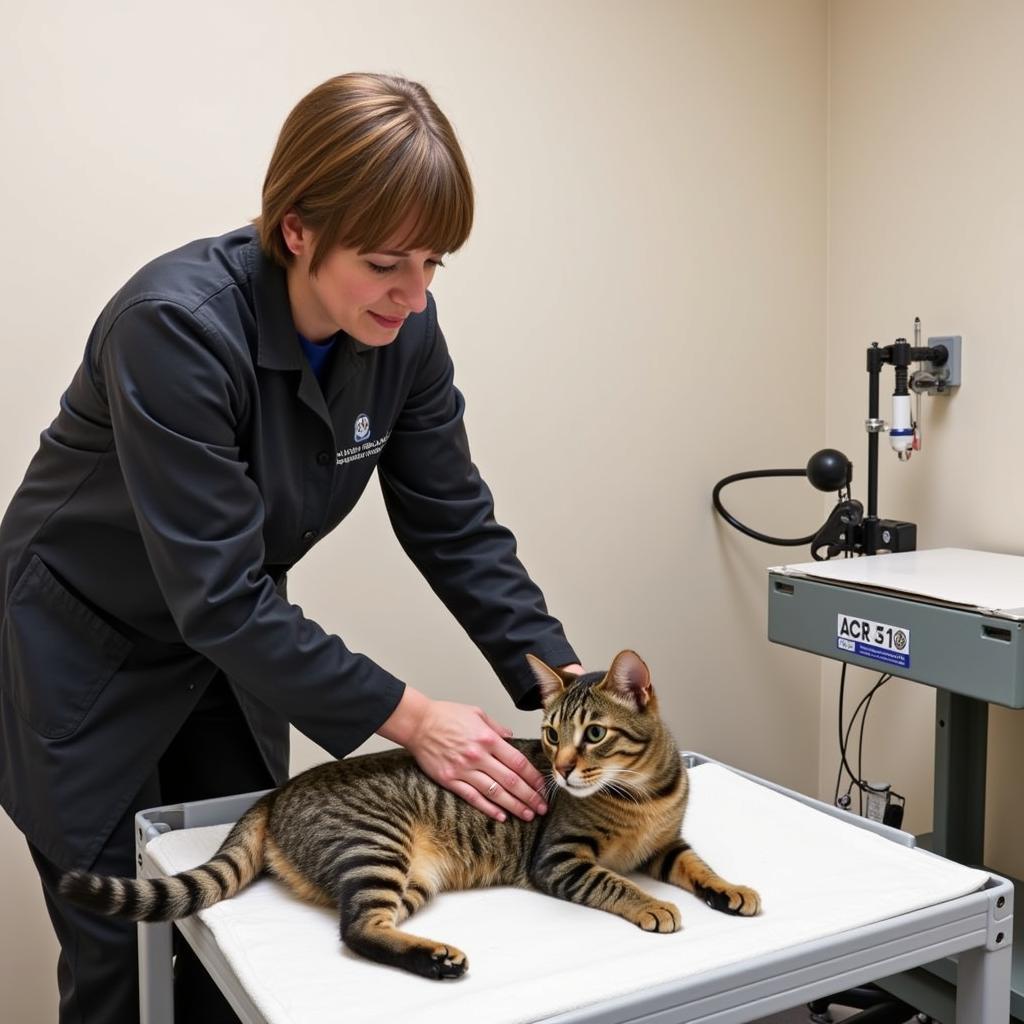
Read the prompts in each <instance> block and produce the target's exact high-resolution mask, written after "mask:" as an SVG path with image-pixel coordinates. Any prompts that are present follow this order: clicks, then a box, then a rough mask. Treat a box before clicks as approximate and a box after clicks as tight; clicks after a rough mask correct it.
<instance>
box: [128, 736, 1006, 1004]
mask: <svg viewBox="0 0 1024 1024" xmlns="http://www.w3.org/2000/svg"><path fill="white" fill-rule="evenodd" d="M683 756H684V758H685V759H686V761H687V764H688V765H689V767H690V778H691V796H690V805H689V809H688V811H687V815H686V821H685V823H684V835H685V837H686V839H687V841H688V842H689V843H690V844H691V845H692V846H693V847H694V849H695V850H696V851H697V852H698V853H699V854H701V856H702V857H703V858H704V859H705V860H706V861H707V862H708V863H709V864H711V865H712V866H713V867H714V869H715V870H716V871H718V872H719V873H720V874H721V875H723V876H724V877H726V878H728V879H729V880H730V881H733V882H736V883H741V884H745V885H750V886H752V887H754V888H756V889H757V890H758V891H759V892H760V894H761V896H762V900H763V911H762V913H761V914H760V915H759V916H758V917H756V918H743V917H734V916H730V915H727V914H722V913H719V912H717V911H714V910H711V909H710V908H708V907H706V906H704V905H703V904H702V903H701V902H700V901H699V900H698V899H697V898H695V897H694V896H692V895H691V894H689V893H687V892H685V891H683V890H682V889H678V888H676V887H674V886H670V885H665V884H662V883H660V882H656V881H655V880H654V879H652V878H649V877H646V876H639V875H637V876H634V877H635V878H636V880H637V881H638V883H639V884H640V885H641V886H642V887H643V888H644V889H646V890H647V891H648V892H650V893H651V894H652V895H655V896H657V897H659V898H661V899H667V900H672V901H673V902H675V903H676V904H677V905H678V906H679V908H680V911H681V912H682V918H683V929H682V930H681V931H680V932H677V933H675V934H673V935H659V934H651V933H647V932H643V931H640V930H639V929H637V928H635V927H633V926H632V925H630V924H629V923H628V922H626V921H624V920H622V919H621V918H619V917H616V916H614V915H612V914H607V913H603V912H601V911H598V910H593V909H590V908H587V907H580V906H576V905H574V904H571V903H566V902H564V901H561V900H557V899H554V898H552V897H550V896H544V895H541V894H540V893H536V892H532V891H525V890H520V889H512V888H494V889H484V890H475V891H472V892H458V893H443V894H441V895H440V896H438V897H437V898H436V899H435V900H434V901H433V902H432V903H431V904H429V905H428V906H427V907H425V908H424V909H423V910H421V911H420V912H419V913H417V914H415V915H413V917H412V918H410V919H409V920H408V921H406V922H405V923H404V924H403V925H402V927H403V928H404V929H406V930H408V931H411V932H414V933H416V934H419V935H424V936H428V937H430V938H432V939H436V940H439V941H445V942H451V943H453V944H455V945H457V946H458V947H459V948H461V949H463V950H464V951H465V952H466V954H467V956H468V959H469V972H468V974H467V975H466V976H465V977H463V978H462V979H460V980H458V981H453V982H438V981H430V980H427V979H424V978H420V977H417V976H415V975H412V974H408V973H406V972H404V971H401V970H398V969H396V968H389V967H384V966H381V965H379V964H376V963H371V962H369V961H367V960H364V959H362V958H360V957H357V956H355V955H354V954H352V953H350V952H349V951H348V950H346V949H345V948H344V947H343V946H342V943H341V940H340V937H339V928H338V916H337V914H336V913H335V912H333V911H331V910H328V909H324V908H322V907H315V906H312V905H310V904H306V903H303V902H302V901H300V900H298V899H297V898H296V897H294V896H292V895H291V894H290V893H289V892H288V891H287V890H286V889H285V888H284V886H283V885H282V884H281V883H280V882H278V881H276V880H274V879H272V878H269V877H264V878H261V879H259V880H258V881H257V882H255V883H254V884H253V885H252V886H250V887H249V888H248V889H246V890H245V891H244V892H242V893H240V894H239V895H238V896H236V897H235V898H234V899H230V900H226V901H224V902H222V903H219V904H217V905H216V906H214V907H211V908H209V909H208V910H205V911H201V912H200V913H199V914H198V915H196V916H195V917H193V918H189V919H186V920H184V921H179V922H176V925H175V926H176V927H178V928H180V929H181V931H182V933H183V934H184V936H185V938H186V939H187V940H188V941H189V943H190V944H191V945H192V947H193V948H194V949H195V951H196V953H197V954H198V956H199V958H200V960H202V962H203V963H204V964H205V966H206V968H207V970H208V971H209V972H210V974H211V976H212V977H213V978H214V979H215V981H216V982H217V984H218V985H219V986H220V988H221V989H222V991H223V992H224V994H225V996H226V997H227V999H228V1000H229V1002H230V1003H231V1004H232V1006H233V1007H234V1008H235V1011H236V1012H237V1013H238V1015H239V1017H240V1018H241V1019H242V1020H243V1021H244V1022H246V1024H264V1022H266V1024H325V1022H328V1021H330V1022H336V1024H393V1022H395V1021H410V1022H415V1024H462V1022H470V1021H472V1022H480V1024H526V1022H534V1021H544V1022H545V1024H625V1022H646V1024H675V1022H701V1024H712V1022H714V1024H742V1022H744V1021H752V1020H756V1019H757V1018H759V1017H763V1016H766V1015H767V1014H770V1013H774V1012H777V1011H779V1010H782V1009H785V1008H788V1007H792V1006H797V1005H799V1004H801V1003H805V1002H808V1001H809V1000H811V999H815V998H819V997H821V996H825V995H828V994H830V993H832V992H836V991H839V990H842V989H846V988H849V987H851V986H854V985H858V984H862V983H865V982H869V981H874V980H878V979H881V978H884V977H885V976H887V975H891V974H895V973H897V972H900V971H904V970H907V969H909V968H913V967H917V966H920V965H922V964H926V963H928V962H930V961H933V960H937V959H940V958H943V957H947V956H955V957H956V958H957V972H958V978H957V1009H956V1024H1006V1022H1007V1020H1008V1018H1009V999H1010V958H1011V954H1012V946H1011V935H1012V923H1013V922H1012V915H1013V887H1012V885H1011V884H1010V883H1009V882H1007V881H1006V880H1005V879H1002V878H1000V877H998V876H996V875H993V874H991V873H989V872H987V871H982V870H976V869H973V868H969V867H965V866H963V865H961V864H957V863H954V862H952V861H947V860H944V859H942V858H940V857H936V856H934V855H932V854H930V853H927V852H926V851H923V850H919V849H916V848H915V847H914V839H913V837H912V836H910V835H907V834H905V833H902V832H898V831H896V830H894V829H890V828H887V827H885V826H883V825H879V824H876V823H874V822H871V821H867V820H866V819H863V818H859V817H856V816H854V815H850V814H847V813H845V812H842V811H840V810H838V809H836V808H832V807H829V806H827V805H826V804H822V803H819V802H817V801H814V800H811V799H809V798H807V797H804V796H801V795H799V794H796V793H793V792H790V791H788V790H785V789H783V788H781V787H779V786H776V785H774V784H772V783H769V782H765V781H763V780H760V779H757V778H755V777H754V776H751V775H748V774H746V773H743V772H740V771H737V770H735V769H732V768H729V767H727V766H725V765H722V764H720V763H718V762H715V761H713V760H710V759H708V758H705V757H703V756H701V755H699V754H684V755H683ZM259 795H260V794H248V795H246V796H239V797H231V798H226V799H221V800H207V801H199V802H196V803H191V804H184V805H174V806H170V807H162V808H156V809H154V810H150V811H143V812H141V813H140V814H139V815H138V817H137V823H138V828H137V842H138V852H139V856H138V864H139V874H140V875H142V876H147V877H150V876H153V875H159V874H170V873H174V872H176V871H181V870H185V869H187V868H190V867H194V866H195V865H197V864H200V863H202V862H203V861H205V860H207V859H208V858H209V857H210V856H212V854H213V853H214V851H215V850H216V849H217V847H218V846H219V844H220V842H221V841H222V840H223V838H224V836H225V835H226V834H227V832H228V830H229V828H230V825H231V824H232V823H233V822H234V821H235V820H236V819H237V818H238V817H239V815H241V814H242V813H243V812H244V811H245V810H246V808H247V807H248V806H249V805H250V804H251V803H252V802H253V801H254V800H255V799H256V798H257V797H258V796H259ZM171 928H172V925H170V924H143V925H140V926H139V929H140V931H139V935H140V953H139V960H140V974H141V983H142V1022H143V1024H170V1022H171V1021H172V1020H173V1013H172V1006H173V1004H172V999H173V995H172V981H171V967H172V964H171ZM945 1024H954V1022H953V1021H947V1022H945Z"/></svg>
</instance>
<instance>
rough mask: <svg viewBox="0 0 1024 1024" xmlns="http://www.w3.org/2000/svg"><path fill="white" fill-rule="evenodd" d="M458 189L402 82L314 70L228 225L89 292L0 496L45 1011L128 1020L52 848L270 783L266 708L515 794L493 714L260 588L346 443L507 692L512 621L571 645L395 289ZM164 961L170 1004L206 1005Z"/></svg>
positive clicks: (518, 776)
mask: <svg viewBox="0 0 1024 1024" xmlns="http://www.w3.org/2000/svg"><path fill="white" fill-rule="evenodd" d="M472 213H473V201H472V189H471V184H470V180H469V175H468V172H467V170H466V165H465V162H464V159H463V157H462V154H461V152H460V150H459V146H458V143H457V141H456V139H455V137H454V134H453V132H452V129H451V126H450V125H449V124H448V122H447V120H446V119H445V117H444V115H443V114H441V112H440V111H439V110H438V109H437V107H436V106H435V104H434V103H433V101H432V100H431V99H430V97H429V96H428V94H427V93H426V91H425V90H424V89H423V88H422V87H421V86H418V85H416V84H414V83H410V82H407V81H405V80H402V79H397V78H389V77H384V76H378V75H344V76H341V77H339V78H335V79H332V80H330V81H328V82H325V83H324V84H323V85H321V86H319V87H318V88H317V89H315V90H314V91H313V92H312V93H310V94H309V95H308V96H306V97H305V98H304V99H303V100H301V101H300V103H299V104H298V105H297V106H296V108H295V110H293V111H292V113H291V114H290V115H289V117H288V119H287V121H286V122H285V125H284V128H283V129H282V132H281V136H280V138H279V140H278V144H277V147H276V150H275V152H274V155H273V157H272V159H271V163H270V167H269V170H268V172H267V177H266V181H265V184H264V191H263V208H262V213H261V215H260V217H259V218H258V219H257V220H256V221H255V226H254V227H248V228H243V229H241V230H238V231H233V232H231V233H229V234H227V235H223V236H221V237H219V238H212V239H203V240H200V241H197V242H193V243H191V244H189V245H186V246H184V247H183V248H181V249H178V250H176V251H174V252H171V253H168V254H166V255H164V256H161V257H159V258H158V259H156V260H155V261H153V262H152V263H150V264H148V265H147V266H146V267H143V268H142V270H140V271H139V272H138V273H137V274H136V275H135V276H134V277H132V279H131V280H130V281H129V282H128V283H127V284H126V285H125V286H124V287H123V288H122V289H121V290H120V291H119V292H118V293H117V294H116V295H115V296H114V298H113V299H112V300H111V301H110V303H109V304H108V305H107V306H106V308H105V309H104V310H103V312H102V313H101V314H100V317H99V320H98V321H97V323H96V325H95V327H94V329H93V331H92V333H91V335H90V337H89V340H88V344H87V346H86V351H85V358H84V359H83V362H82V365H81V367H80V368H79V370H78V372H77V374H76V375H75V378H74V380H73V381H72V383H71V385H70V387H69V388H68V390H67V391H66V392H65V394H64V396H63V397H62V399H61V409H60V413H59V415H58V416H57V418H56V420H55V421H54V422H53V423H52V424H51V426H50V427H49V428H48V429H47V430H46V431H45V432H44V433H43V435H42V440H41V445H40V449H39V451H38V453H37V454H36V456H35V458H34V459H33V461H32V463H31V465H30V466H29V469H28V472H27V474H26V477H25V480H24V482H23V484H22V486H21V487H20V489H19V490H18V492H17V494H16V495H15V498H14V500H13V502H12V504H11V506H10V508H9V509H8V512H7V515H6V516H5V518H4V521H3V524H2V526H0V570H2V576H0V588H2V594H3V597H2V598H0V600H2V601H3V626H2V631H0V656H2V660H0V672H2V678H0V682H2V686H0V727H2V733H3V736H2V740H3V747H4V757H3V759H2V761H0V798H2V801H3V806H4V807H5V809H6V810H7V811H8V813H9V814H10V815H11V817H12V818H13V819H14V821H15V822H16V823H17V824H18V826H19V827H20V828H21V829H22V830H23V831H24V832H25V834H26V836H27V838H28V841H29V844H30V848H31V851H32V856H33V859H34V861H35V863H36V866H37V867H38V869H39V872H40V876H41V878H42V881H43V886H44V890H45V893H46V899H47V906H48V909H49V911H50V916H51V919H52V920H53V923H54V927H55V929H56V931H57V934H58V938H59V940H60V943H61V947H62V951H61V958H60V962H59V967H58V976H59V981H60V989H61V1020H62V1021H71V1020H74V1021H76V1022H77V1021H82V1022H88V1024H93V1022H103V1024H107V1022H118V1024H120V1022H123V1021H129V1020H136V1019H137V990H136V982H135V974H136V971H135V959H134V957H135V948H134V927H133V926H127V927H126V926H124V925H121V924H116V923H114V922H111V921H107V920H98V919H92V918H88V917H87V916H85V915H81V914H79V913H78V912H77V911H75V910H73V909H72V908H71V907H69V906H67V905H66V904H64V902H63V901H62V900H61V899H60V897H59V896H58V895H57V893H56V888H55V886H56V881H57V879H58V878H59V875H60V873H61V871H62V870H64V869H68V868H71V867H79V868H91V869H92V870H95V871H99V872H102V873H104V874H132V873H134V844H133V836H132V815H133V814H134V813H135V811H136V810H138V809H140V808H142V807H146V806H153V805H156V804H160V803H168V802H177V801H181V800H194V799H199V798H206V797H213V796H219V795H223V794H226V793H231V792H244V791H251V790H255V789H260V788H265V787H268V786H271V785H275V784H278V783H280V782H281V781H283V779H284V778H285V776H286V773H287V752H288V748H287V728H288V722H292V723H294V724H295V725H296V726H297V727H298V728H299V729H301V730H302V731H303V732H304V733H305V734H306V735H308V736H309V737H310V738H311V739H313V740H314V741H315V742H317V743H318V744H320V745H321V746H323V747H324V748H326V749H327V750H328V751H330V753H331V754H332V755H334V756H335V757H344V756H345V755H346V754H348V753H349V752H350V751H352V750H353V749H355V748H356V747H357V746H359V745H360V744H361V743H362V742H363V741H364V740H365V739H366V738H367V737H369V736H370V735H371V734H372V733H374V732H376V733H378V734H380V735H381V736H384V737H386V738H388V739H390V740H393V741H395V742H397V743H399V744H402V745H404V746H405V747H407V748H408V749H409V750H410V751H411V753H412V754H413V755H414V756H415V757H416V760H417V761H418V763H419V764H420V765H421V767H422V768H423V769H424V771H426V772H427V774H429V775H430V776H432V777H433V778H435V779H436V780H437V781H439V782H440V783H441V784H442V785H444V786H447V787H448V788H449V789H451V790H452V791H453V792H455V793H457V794H459V795H460V796H461V797H463V798H464V799H466V800H467V801H468V802H469V803H471V804H473V805H474V806H475V807H477V808H479V809H480V810H481V811H483V812H485V813H487V814H490V815H491V816H493V817H496V818H499V819H501V818H504V816H505V815H506V814H508V813H511V814H515V815H519V816H521V817H524V818H529V817H531V816H532V815H533V814H535V813H543V812H544V810H545V809H546V808H545V807H544V805H543V803H542V799H541V796H540V792H539V790H540V788H541V778H540V776H539V774H538V773H537V772H536V770H535V769H534V768H533V767H532V766H531V765H529V764H528V763H526V762H525V761H524V760H523V759H522V758H521V757H520V756H519V755H518V753H517V751H515V749H514V748H513V747H511V746H510V745H509V744H507V743H506V742H505V738H507V736H508V735H509V733H508V730H506V729H504V728H503V727H502V726H500V725H499V724H498V723H496V722H494V721H493V720H491V719H490V718H489V717H488V716H486V715H485V714H483V712H481V711H480V710H479V709H475V708H472V707H468V706H465V705H460V704H452V703H445V702H439V701H434V700H431V699H429V698H427V697H426V696H425V695H424V694H422V693H420V692H418V691H417V690H415V689H414V688H413V687H411V686H409V685H406V684H404V683H403V682H402V681H400V680H398V679H396V678H395V677H394V676H393V675H391V674H390V673H389V672H387V671H386V670H385V669H384V668H382V667H381V666H379V665H377V664H376V663H375V662H373V661H371V660H370V659H369V658H367V657H364V656H362V655H358V654H354V653H352V652H350V651H349V650H348V649H347V648H346V647H345V645H344V644H343V643H342V641H341V640H340V639H339V638H338V637H337V636H332V635H329V634H327V633H326V632H325V631H324V630H323V629H322V628H321V627H320V626H318V625H317V624H316V623H315V622H313V621H311V620H310V619H308V618H306V617H305V616H304V615H303V614H302V611H301V610H300V609H299V608H298V607H297V606H295V605H293V604H290V603H289V602H288V600H287V599H286V596H285V577H286V573H287V570H288V569H289V568H290V567H291V566H292V565H294V564H295V563H296V562H297V561H298V560H299V559H300V558H301V557H302V556H303V555H305V554H306V552H307V551H308V550H309V549H310V548H311V547H312V546H313V545H314V544H315V542H316V541H317V540H318V539H319V538H320V537H322V536H323V535H324V534H326V533H328V532H329V531H330V530H332V529H333V528H334V527H335V526H337V524H338V523H339V522H341V520H342V519H344V518H345V516H346V515H347V514H348V513H349V511H351V509H352V507H353V506H354V505H355V503H356V501H357V499H358V497H359V495H360V494H361V493H362V491H363V489H364V487H365V486H366V484H367V482H368V480H369V478H370V476H371V474H372V472H373V470H374V469H375V468H376V469H377V470H378V474H379V477H380V483H381V487H382V489H383V493H384V499H385V504H386V507H387V511H388V514H389V516H390V518H391V522H392V524H393V526H394V529H395V532H396V534H397V536H398V539H399V541H400V542H401V544H402V546H403V548H404V549H405V551H406V552H407V554H408V555H409V556H410V557H411V558H412V559H413V561H414V562H415V564H416V565H417V566H418V568H419V569H420V570H421V572H422V573H423V574H424V575H425V577H426V578H427V580H428V581H429V582H430V584H431V586H432V587H433V589H434V590H435V592H436V593H437V594H438V595H439V596H440V597H441V599H442V600H443V601H444V603H445V604H446V605H447V606H448V608H449V609H450V610H451V611H452V612H453V614H454V615H455V616H456V618H457V619H458V620H459V622H460V623H461V624H462V626H463V627H464V628H465V629H466V631H467V632H468V634H469V635H470V637H471V638H472V639H473V640H474V642H475V643H476V644H477V645H478V646H479V648H480V649H481V651H482V652H483V654H484V655H485V657H486V658H487V659H488V661H489V662H490V664H491V666H492V667H493V668H494V671H495V672H496V674H497V675H498V677H499V679H500V680H501V682H502V683H503V684H504V686H505V687H506V689H507V690H508V691H509V693H510V695H511V696H512V698H513V700H514V701H515V703H516V704H517V706H519V707H521V708H533V707H537V706H539V703H538V701H537V697H536V694H535V691H534V684H533V680H532V677H531V674H530V672H529V670H528V668H527V664H526V661H525V655H526V653H527V652H532V653H534V654H536V655H538V656H539V657H541V658H543V659H544V660H545V661H547V662H548V664H555V665H563V666H566V667H567V669H568V670H570V671H579V670H580V669H579V666H578V664H576V662H577V659H576V655H575V654H574V652H573V650H572V648H571V647H570V646H569V644H568V643H567V641H566V639H565V636H564V634H563V630H562V627H561V626H560V624H559V623H558V622H557V621H556V620H555V619H553V618H552V617H551V616H549V615H548V614H547V611H546V608H545V605H544V600H543V597H542V595H541V593H540V591H539V590H538V589H537V587H536V586H535V585H534V584H533V583H532V582H531V580H530V579H529V577H528V576H527V574H526V572H525V570H524V569H523V567H522V565H521V564H520V563H519V561H518V560H517V558H516V554H515V540H514V538H513V536H512V535H511V534H510V533H509V532H508V531H507V530H505V529H504V528H503V527H501V526H499V525H498V524H497V523H496V522H495V521H494V517H493V508H492V502H491V496H490V492H489V491H488V489H487V487H486V485H485V484H484V483H483V481H482V480H481V479H480V476H479V474H478V473H477V471H476V468H475V466H474V465H473V463H472V462H471V461H470V455H469V449H468V446H467V442H466V435H465V431H464V429H463V422H462V413H463V402H462V397H461V395H460V394H459V392H458V391H457V390H456V389H455V387H454V385H453V371H452V365H451V360H450V359H449V357H448V353H447V350H446V347H445V343H444V338H443V336H442V335H441V332H440V330H439V329H438V326H437V319H436V315H435V310H434V304H433V300H432V298H431V297H430V295H429V294H428V292H427V287H428V286H429V284H430V281H431V278H432V277H433V275H434V273H435V271H436V268H437V267H438V266H439V265H441V258H442V256H443V255H444V254H445V253H446V252H451V251H454V250H456V249H458V248H459V247H460V246H461V245H462V243H463V242H464V241H465V239H466V237H467V235H468V233H469V230H470V226H471V223H472ZM179 961H180V963H179V967H180V968H181V974H182V976H181V977H179V985H178V986H177V990H178V998H177V1000H176V1002H177V1004H178V1010H179V1013H178V1017H179V1019H183V1020H200V1019H201V1020H204V1021H207V1020H214V1019H217V1018H216V1017H215V1016H214V1011H213V1008H212V1002H211V1001H210V1000H211V996H210V995H209V994H208V993H205V992H201V991H200V989H199V988H197V987H196V986H198V984H199V982H198V980H197V981H194V982H189V983H186V976H187V975H188V974H189V971H188V970H187V969H186V968H187V964H186V961H185V958H184V956H181V957H179ZM226 1019H232V1018H231V1017H230V1016H227V1017H226Z"/></svg>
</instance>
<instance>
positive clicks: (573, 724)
mask: <svg viewBox="0 0 1024 1024" xmlns="http://www.w3.org/2000/svg"><path fill="white" fill-rule="evenodd" d="M527 658H528V660H529V662H530V668H531V669H532V670H533V674H534V676H535V678H536V679H537V684H538V686H539V688H540V696H541V703H542V704H543V706H544V723H543V725H542V727H541V743H542V744H543V747H544V752H545V754H546V755H547V757H548V758H549V760H550V761H551V767H552V775H553V778H554V781H555V783H556V784H557V785H558V786H560V787H561V788H562V789H564V790H566V792H568V793H571V794H572V795H573V796H577V797H584V796H591V795H592V794H594V793H597V792H599V791H601V790H602V789H606V790H610V791H613V792H617V793H619V794H620V795H629V794H631V793H635V794H638V795H639V794H643V793H646V792H647V791H649V788H650V783H651V782H653V781H654V773H655V772H656V770H657V767H658V765H659V764H663V760H662V758H661V757H660V756H659V755H660V754H661V752H662V750H663V743H664V741H665V736H666V734H665V727H664V725H663V724H662V721H661V717H660V715H659V714H658V702H657V699H656V698H655V696H654V688H653V687H652V686H651V673H650V670H649V669H648V668H647V666H646V665H645V664H644V662H643V661H642V660H641V658H640V656H639V655H638V654H636V653H635V652H633V651H621V652H620V653H619V654H618V655H616V657H615V660H614V661H613V662H612V666H611V668H609V669H608V671H607V672H587V673H585V674H584V675H582V676H579V677H577V676H573V675H570V674H569V673H565V672H560V671H558V670H557V669H554V668H551V666H550V665H546V664H545V663H544V662H543V661H541V660H540V659H539V658H535V657H534V656H533V655H532V654H529V655H527Z"/></svg>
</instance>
